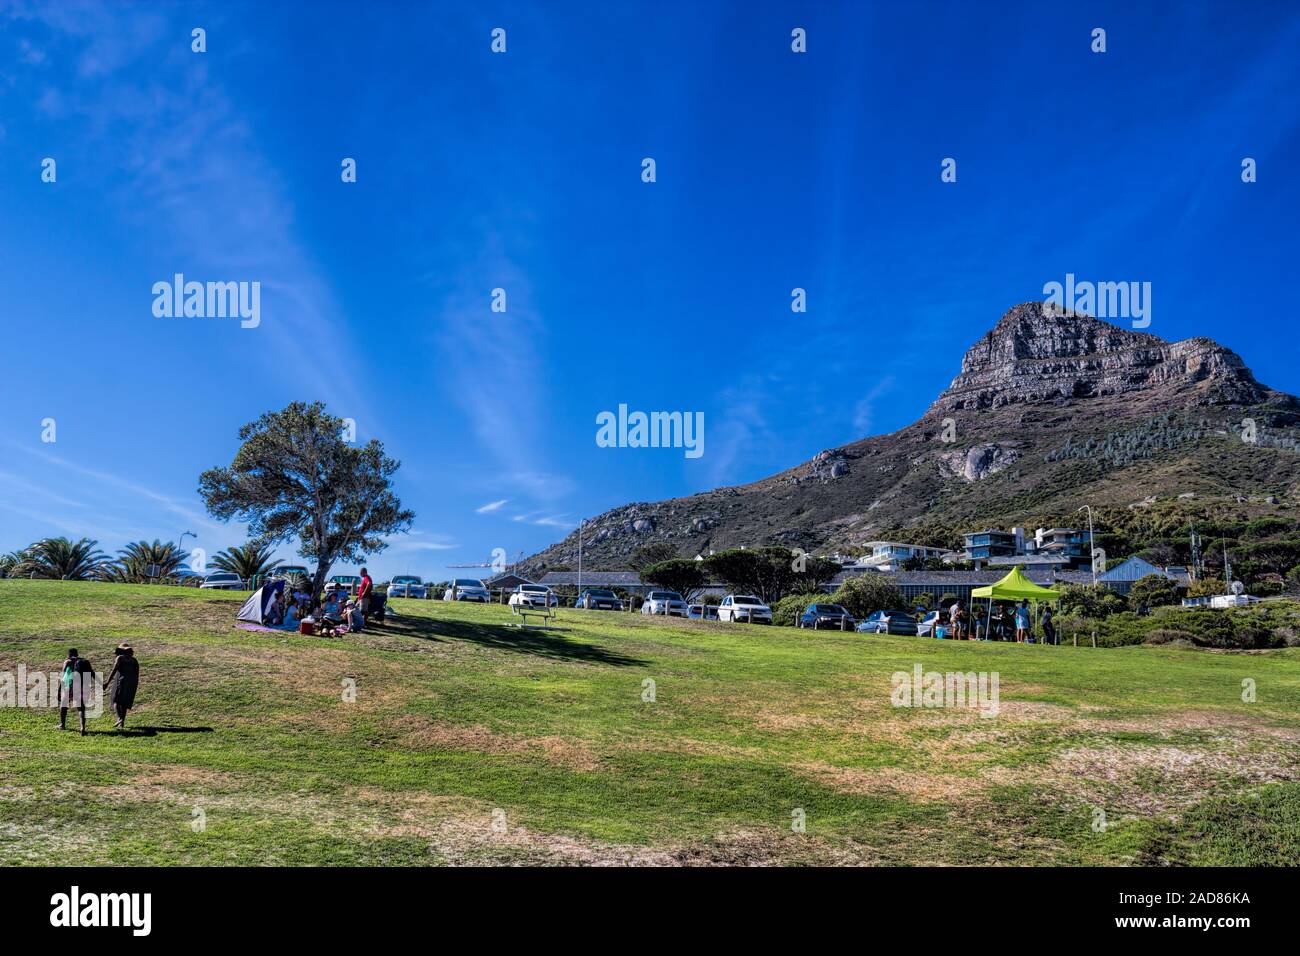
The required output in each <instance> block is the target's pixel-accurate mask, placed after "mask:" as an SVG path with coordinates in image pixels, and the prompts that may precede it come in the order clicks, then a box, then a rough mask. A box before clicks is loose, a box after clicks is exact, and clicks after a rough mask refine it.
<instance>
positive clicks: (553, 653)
mask: <svg viewBox="0 0 1300 956" xmlns="http://www.w3.org/2000/svg"><path fill="white" fill-rule="evenodd" d="M372 633H376V634H396V635H401V636H402V637H415V638H419V639H420V640H425V641H443V640H446V639H449V638H450V639H452V640H457V641H467V642H469V643H471V644H479V645H481V646H483V647H493V648H499V649H500V650H503V651H516V652H518V653H520V654H535V655H537V656H538V657H549V658H551V659H553V660H561V661H585V662H587V663H590V664H609V665H610V666H611V667H644V666H645V665H646V664H648V663H649V661H646V660H642V659H641V658H639V657H629V656H628V655H626V654H620V653H618V652H617V651H611V650H609V649H608V648H605V647H601V646H600V645H599V644H581V643H575V642H573V641H570V640H568V639H567V638H565V637H563V636H562V635H563V634H564V633H565V632H564V629H563V628H550V629H542V628H519V627H509V626H507V625H504V624H477V623H474V622H471V621H448V620H439V619H435V618H427V617H402V618H400V619H399V618H389V619H388V622H387V624H385V625H384V626H383V627H382V628H376V629H375V630H374V631H372Z"/></svg>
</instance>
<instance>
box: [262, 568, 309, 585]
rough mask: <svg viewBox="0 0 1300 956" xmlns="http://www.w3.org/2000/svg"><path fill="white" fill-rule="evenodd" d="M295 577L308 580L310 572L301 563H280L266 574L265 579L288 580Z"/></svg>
mask: <svg viewBox="0 0 1300 956" xmlns="http://www.w3.org/2000/svg"><path fill="white" fill-rule="evenodd" d="M295 577H304V578H306V579H307V580H308V581H310V580H311V578H312V573H311V572H310V571H308V570H307V569H306V568H305V567H303V566H302V565H301V564H282V565H280V566H279V567H278V568H275V569H274V570H273V571H271V572H270V573H269V574H267V576H266V579H267V580H268V581H288V580H289V579H290V578H295Z"/></svg>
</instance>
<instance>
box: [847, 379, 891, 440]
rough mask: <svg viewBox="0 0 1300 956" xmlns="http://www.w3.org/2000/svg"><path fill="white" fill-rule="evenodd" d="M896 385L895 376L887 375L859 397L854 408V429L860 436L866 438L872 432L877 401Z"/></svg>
mask: <svg viewBox="0 0 1300 956" xmlns="http://www.w3.org/2000/svg"><path fill="white" fill-rule="evenodd" d="M893 385H894V376H892V375H886V376H885V377H884V378H882V379H880V380H879V381H877V382H876V383H875V384H874V385H872V386H871V388H870V389H868V390H867V394H865V395H863V396H862V397H861V398H860V399H858V403H857V405H855V406H854V408H853V429H854V431H855V432H856V433H857V435H858V436H859V437H863V438H865V437H866V436H867V435H869V434H871V423H872V419H873V417H874V415H875V407H876V401H877V400H878V399H879V398H880V396H881V395H883V394H884V393H885V392H887V391H889V390H890V388H892V387H893Z"/></svg>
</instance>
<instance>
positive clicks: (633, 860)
mask: <svg viewBox="0 0 1300 956" xmlns="http://www.w3.org/2000/svg"><path fill="white" fill-rule="evenodd" d="M356 797H357V799H358V800H359V801H360V802H361V803H363V804H364V805H365V806H366V815H367V816H368V817H369V818H370V819H369V822H367V823H366V824H364V826H363V830H364V832H365V833H366V834H367V835H368V836H371V837H374V838H383V837H393V836H408V837H409V836H414V837H418V838H419V839H423V840H428V841H429V846H430V853H431V855H433V856H434V857H436V858H438V859H439V860H440V861H441V862H446V863H451V864H459V865H474V864H489V865H490V864H501V863H509V864H527V865H556V866H559V865H564V866H575V865H576V866H718V865H726V866H780V865H791V864H800V863H816V864H821V865H861V864H863V863H867V862H871V861H870V860H868V859H866V858H865V857H864V854H865V851H863V850H860V849H859V848H857V847H855V846H844V847H841V846H837V845H834V844H831V843H829V842H828V841H825V840H822V839H819V838H816V837H810V836H807V835H805V834H794V833H784V832H782V831H779V830H775V829H754V830H745V829H741V830H734V831H727V832H721V833H718V834H715V835H713V836H711V837H709V838H707V839H703V840H697V841H692V842H690V843H684V844H675V845H671V846H665V847H657V848H656V847H645V846H638V845H634V844H620V843H610V842H605V841H599V840H588V839H584V838H580V837H575V836H572V835H568V834H563V833H544V832H540V831H538V830H535V829H531V828H528V827H523V826H518V825H515V824H514V823H513V822H512V821H511V820H510V818H509V814H508V813H505V812H503V811H495V812H494V808H489V807H486V806H478V805H467V801H465V800H463V799H460V798H451V797H443V796H437V795H433V794H425V793H409V792H397V793H394V792H387V791H379V790H375V789H373V788H365V789H362V790H360V791H357V792H356Z"/></svg>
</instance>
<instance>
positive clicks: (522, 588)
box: [508, 584, 560, 607]
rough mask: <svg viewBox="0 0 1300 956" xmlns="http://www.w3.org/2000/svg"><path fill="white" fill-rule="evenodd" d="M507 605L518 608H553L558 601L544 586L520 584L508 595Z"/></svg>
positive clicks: (553, 593)
mask: <svg viewBox="0 0 1300 956" xmlns="http://www.w3.org/2000/svg"><path fill="white" fill-rule="evenodd" d="M508 603H510V604H514V605H516V606H520V607H555V606H556V605H558V604H559V603H560V599H559V598H558V597H556V596H555V592H554V591H552V590H551V589H550V588H548V587H547V586H546V585H544V584H521V585H519V587H518V588H517V589H516V590H515V593H514V594H512V595H510V601H509V602H508Z"/></svg>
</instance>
